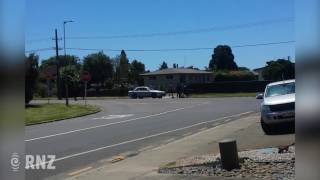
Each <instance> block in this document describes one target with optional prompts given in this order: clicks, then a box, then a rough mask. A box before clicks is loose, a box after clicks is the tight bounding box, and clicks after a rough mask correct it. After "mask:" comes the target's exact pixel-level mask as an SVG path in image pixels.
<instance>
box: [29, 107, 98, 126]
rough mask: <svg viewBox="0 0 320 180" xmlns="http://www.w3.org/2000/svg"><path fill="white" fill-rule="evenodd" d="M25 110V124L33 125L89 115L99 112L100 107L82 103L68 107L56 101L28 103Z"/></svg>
mask: <svg viewBox="0 0 320 180" xmlns="http://www.w3.org/2000/svg"><path fill="white" fill-rule="evenodd" d="M25 110H26V118H25V124H26V125H32V124H39V123H46V122H52V121H59V120H63V119H69V118H74V117H79V116H84V115H89V114H93V113H97V112H99V111H100V108H98V107H97V106H93V105H87V106H85V105H80V104H70V105H69V106H68V107H67V106H66V105H65V104H62V103H59V104H58V103H55V104H35V105H28V106H27V107H26V108H25Z"/></svg>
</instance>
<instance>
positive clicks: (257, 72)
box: [253, 67, 265, 81]
mask: <svg viewBox="0 0 320 180" xmlns="http://www.w3.org/2000/svg"><path fill="white" fill-rule="evenodd" d="M264 68H265V67H262V68H257V69H254V70H253V73H254V74H255V75H257V76H258V80H259V81H263V80H264V78H263V76H262V71H263V70H264Z"/></svg>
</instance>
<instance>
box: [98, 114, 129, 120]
mask: <svg viewBox="0 0 320 180" xmlns="http://www.w3.org/2000/svg"><path fill="white" fill-rule="evenodd" d="M131 116H133V114H118V115H109V116H102V117H98V118H93V119H120V118H126V117H131Z"/></svg>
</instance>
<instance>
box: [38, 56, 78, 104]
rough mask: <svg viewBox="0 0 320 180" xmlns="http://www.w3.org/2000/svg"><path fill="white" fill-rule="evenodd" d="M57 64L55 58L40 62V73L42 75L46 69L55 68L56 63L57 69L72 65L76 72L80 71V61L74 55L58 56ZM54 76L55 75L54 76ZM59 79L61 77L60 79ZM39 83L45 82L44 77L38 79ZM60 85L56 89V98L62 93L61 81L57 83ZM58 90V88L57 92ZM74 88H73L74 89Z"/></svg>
mask: <svg viewBox="0 0 320 180" xmlns="http://www.w3.org/2000/svg"><path fill="white" fill-rule="evenodd" d="M58 60H59V61H58V62H57V59H56V56H52V57H49V58H48V59H45V60H42V62H41V66H40V72H41V73H43V72H44V71H45V70H46V69H47V68H48V67H55V68H56V67H57V65H58V63H59V67H60V68H62V67H65V66H68V65H73V66H75V67H76V69H77V70H78V71H80V70H81V64H80V63H79V62H80V59H79V57H77V56H75V55H66V56H64V55H60V56H59V57H58ZM55 75H56V74H55ZM60 78H61V77H60ZM39 80H40V82H42V83H44V82H45V81H46V80H45V79H44V77H41V76H40V78H39ZM59 84H60V85H57V86H58V87H56V88H57V93H59V94H57V95H58V98H61V95H62V94H61V93H62V91H63V90H62V89H61V88H62V86H64V85H63V82H62V81H61V82H60V83H59ZM58 88H60V89H59V90H58ZM74 88H75V87H74Z"/></svg>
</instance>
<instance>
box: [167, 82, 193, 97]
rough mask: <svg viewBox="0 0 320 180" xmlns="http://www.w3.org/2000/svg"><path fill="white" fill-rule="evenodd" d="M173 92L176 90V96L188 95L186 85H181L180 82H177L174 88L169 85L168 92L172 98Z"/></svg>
mask: <svg viewBox="0 0 320 180" xmlns="http://www.w3.org/2000/svg"><path fill="white" fill-rule="evenodd" d="M174 92H176V97H177V98H184V97H188V95H189V94H188V92H187V91H186V85H183V84H181V83H179V84H177V86H176V88H175V89H174V88H173V87H172V86H170V93H171V97H172V98H174Z"/></svg>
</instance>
